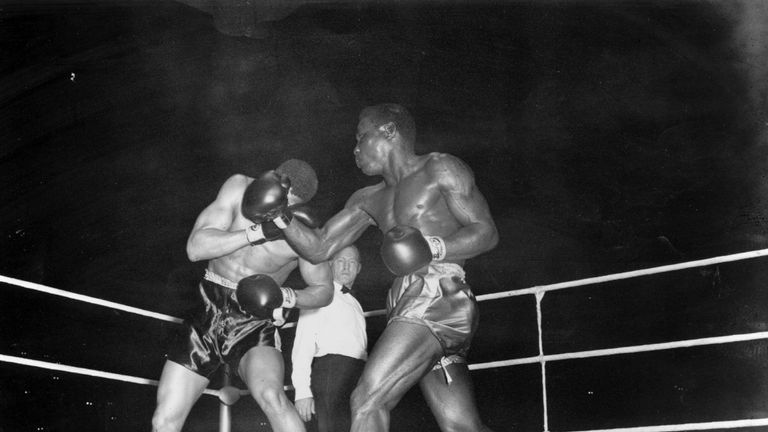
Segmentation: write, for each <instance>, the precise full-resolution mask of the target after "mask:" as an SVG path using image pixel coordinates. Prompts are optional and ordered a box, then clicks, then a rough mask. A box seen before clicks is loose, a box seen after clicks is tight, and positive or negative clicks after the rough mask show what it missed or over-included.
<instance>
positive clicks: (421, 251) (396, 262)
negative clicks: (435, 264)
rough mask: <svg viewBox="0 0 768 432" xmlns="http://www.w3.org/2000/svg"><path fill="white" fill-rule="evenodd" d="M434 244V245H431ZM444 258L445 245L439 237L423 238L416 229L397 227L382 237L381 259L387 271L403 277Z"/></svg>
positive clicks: (404, 226) (403, 226)
mask: <svg viewBox="0 0 768 432" xmlns="http://www.w3.org/2000/svg"><path fill="white" fill-rule="evenodd" d="M433 243H434V245H433ZM444 257H445V243H444V242H443V240H442V239H440V238H439V237H427V238H425V237H424V236H423V235H422V234H421V231H419V230H418V229H416V228H413V227H410V226H406V225H398V226H396V227H394V228H392V229H391V230H389V231H388V232H387V233H386V234H385V235H384V241H383V242H382V243H381V258H382V259H383V260H384V265H386V266H387V268H388V269H389V271H391V272H392V273H394V274H395V275H397V276H405V275H407V274H410V273H413V272H415V271H416V270H418V269H420V268H422V267H424V266H425V265H427V264H429V263H430V262H431V261H432V260H433V259H442V258H444Z"/></svg>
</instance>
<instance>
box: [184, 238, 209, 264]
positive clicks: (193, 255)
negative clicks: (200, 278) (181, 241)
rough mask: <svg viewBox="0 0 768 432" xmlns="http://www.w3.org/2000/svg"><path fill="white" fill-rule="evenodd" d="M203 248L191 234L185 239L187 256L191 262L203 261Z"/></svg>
mask: <svg viewBox="0 0 768 432" xmlns="http://www.w3.org/2000/svg"><path fill="white" fill-rule="evenodd" d="M203 252H204V251H203V249H202V248H201V247H200V245H199V242H196V241H195V237H194V236H192V237H190V238H189V240H187V258H188V259H189V260H190V261H191V262H198V261H203V260H204V259H206V257H205V255H204V253H203Z"/></svg>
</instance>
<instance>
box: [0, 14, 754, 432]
mask: <svg viewBox="0 0 768 432" xmlns="http://www.w3.org/2000/svg"><path fill="white" fill-rule="evenodd" d="M240 3H242V2H240ZM228 4H229V6H230V9H228V10H227V9H225V8H223V6H221V4H218V6H217V4H216V3H214V2H205V1H199V2H195V1H189V2H187V4H184V3H180V2H174V1H158V2H114V1H111V2H101V3H94V2H32V3H24V4H22V3H17V2H0V104H1V106H2V109H1V110H0V274H3V275H5V276H11V277H16V278H20V279H24V280H29V281H33V282H37V283H42V284H46V285H49V286H53V287H56V288H60V289H64V290H68V291H72V292H77V293H82V294H86V295H90V296H95V297H99V298H104V299H108V300H111V301H115V302H119V303H124V304H128V305H132V306H136V307H139V308H143V309H148V310H152V311H157V312H162V313H166V314H170V315H174V316H183V314H184V313H185V311H187V310H188V309H189V308H190V306H191V303H190V302H191V297H190V293H191V289H192V288H193V286H194V284H195V280H196V278H198V277H199V276H200V274H201V272H202V269H203V266H204V264H191V263H189V262H188V260H187V258H186V254H185V249H184V248H185V242H186V237H187V235H188V234H189V231H190V229H191V227H192V224H193V223H194V220H195V218H196V217H197V215H198V213H199V212H200V211H201V210H202V209H203V208H204V207H205V206H206V205H207V204H208V203H210V202H211V201H212V200H213V199H214V197H215V195H216V192H217V191H218V188H219V187H220V186H221V184H222V183H223V182H224V180H226V178H227V177H228V176H230V175H231V174H234V173H243V174H248V175H256V174H258V173H260V172H262V171H263V170H267V169H271V168H274V167H275V166H276V165H278V164H279V163H280V162H282V161H283V160H285V159H287V158H292V157H296V158H301V159H304V160H306V161H308V162H309V163H311V164H312V165H313V166H314V167H315V168H316V170H317V172H318V176H319V178H320V191H319V193H318V196H317V197H316V198H315V199H314V200H313V203H314V204H315V206H316V207H317V208H318V210H319V211H320V213H321V214H322V215H323V216H324V217H329V216H330V215H332V214H333V213H335V212H336V211H338V210H339V209H340V208H341V207H342V206H343V205H344V202H345V200H346V198H347V197H349V195H350V194H351V193H352V192H353V191H354V190H356V189H358V188H360V187H362V186H364V185H368V184H372V183H373V182H377V181H379V179H378V178H369V177H366V176H364V175H363V174H362V173H360V172H359V171H358V170H357V169H356V167H355V164H354V160H353V157H352V149H353V147H354V144H355V140H354V133H355V128H356V124H357V114H358V112H359V110H360V109H361V108H362V107H364V106H366V105H369V104H375V103H381V102H398V103H401V104H403V105H405V106H406V107H408V108H409V109H410V110H411V111H412V113H413V114H414V116H415V118H416V122H417V127H418V143H419V144H418V147H417V152H418V153H424V152H428V151H440V152H448V153H451V154H454V155H456V156H458V157H460V158H461V159H463V160H464V161H466V162H467V163H468V164H469V165H470V166H471V167H472V168H473V169H474V173H475V176H476V181H477V184H478V185H479V188H480V190H481V191H482V192H483V193H484V195H485V196H486V198H487V200H488V201H489V203H490V208H491V212H492V214H493V216H494V219H495V221H496V223H497V226H498V228H499V232H500V237H501V240H500V243H499V245H498V247H497V248H496V249H494V250H493V251H491V252H489V253H486V254H484V255H482V256H479V257H477V258H475V259H473V260H471V261H469V262H468V264H467V266H466V270H467V272H468V281H469V282H470V284H471V285H472V286H473V288H474V290H475V293H476V294H478V295H479V294H487V293H493V292H500V291H508V290H514V289H519V288H526V287H530V286H533V285H542V284H548V283H555V282H561V281H566V280H572V279H578V278H584V277H590V276H597V275H603V274H609V273H613V272H619V271H626V270H633V269H639V268H645V267H651V266H656V265H663V264H669V263H674V262H680V261H686V260H692V259H698V258H707V257H712V256H718V255H724V254H730V253H736V252H742V251H748V250H754V249H761V248H765V247H766V245H768V237H767V235H768V231H767V230H766V228H767V227H768V219H766V216H767V215H768V200H767V199H766V197H768V195H767V194H766V192H767V191H768V190H767V189H768V187H767V185H766V174H768V165H767V163H766V162H768V161H766V154H765V152H766V145H767V144H768V141H767V140H766V137H767V136H768V135H767V134H766V131H767V130H768V110H767V108H768V84H767V81H766V76H768V75H767V74H766V72H767V71H768V33H767V30H766V28H768V2H763V1H728V2H726V1H722V2H706V1H701V2H661V1H643V2H598V1H563V2H555V1H548V2H542V3H529V2H500V1H499V2H487V3H476V2H459V1H456V2H430V1H422V2H359V3H351V2H349V3H348V2H337V3H320V2H318V3H307V4H300V3H297V2H288V3H285V4H284V5H286V4H287V6H286V7H285V8H280V9H276V8H266V7H265V6H263V5H265V4H271V3H270V2H263V3H259V4H261V5H262V7H261V8H256V9H248V8H245V9H243V8H239V9H238V7H237V6H238V2H236V1H229V2H228ZM288 6H290V7H288ZM233 11H234V12H233ZM244 22H245V24H244ZM379 237H380V236H379V234H378V233H377V232H376V231H375V230H373V229H371V230H369V231H367V232H366V233H365V234H364V236H363V238H362V239H361V240H360V242H359V245H360V246H361V249H362V253H363V260H364V269H363V273H362V274H361V276H360V277H359V279H358V283H357V288H358V295H359V298H360V300H361V302H362V303H363V307H364V308H365V309H366V310H372V309H379V308H382V307H383V305H384V295H385V291H386V289H387V288H388V285H389V282H390V280H391V277H390V275H389V274H388V272H387V271H386V269H384V267H383V265H382V264H381V263H380V261H379V258H378V254H377V250H378V245H379V241H380V240H379ZM765 264H766V260H765V259H754V260H749V261H743V262H738V263H731V264H722V265H717V266H710V267H706V268H700V269H694V270H685V271H679V272H674V273H667V274H663V275H657V276H649V277H644V278H639V279H634V280H630V281H623V282H615V283H606V284H600V285H595V286H589V287H584V288H577V289H570V290H564V291H558V292H553V293H548V294H547V295H546V296H545V297H544V300H543V302H542V310H543V313H544V319H543V328H544V335H543V338H544V349H545V352H547V353H557V352H569V351H581V350H588V349H598V348H610V347H617V346H627V345H634V344H645V343H656V342H666V341H672V340H682V339H691V338H698V337H708V336H719V335H728V334H736V333H749V332H755V331H765V330H767V329H768V324H767V323H768V304H766V299H767V297H768V296H766V290H765V281H766V280H768V274H766V270H765ZM294 279H295V280H294V281H293V284H294V285H295V286H300V281H299V280H298V278H294ZM368 322H369V333H370V338H371V342H374V341H375V339H376V337H377V335H378V334H379V333H380V331H381V329H382V328H383V325H384V321H383V319H382V318H373V319H369V321H368ZM176 330H177V326H176V325H174V324H169V323H164V322H160V321H156V320H153V319H149V318H143V317H140V316H135V315H132V314H128V313H124V312H117V311H114V310H111V309H106V308H102V307H97V306H91V305H87V304H83V303H79V302H75V301H71V300H67V299H64V298H59V297H53V296H50V295H46V294H41V293H37V292H34V291H29V290H26V289H22V288H18V287H16V286H13V285H6V284H3V285H2V291H0V354H7V355H12V356H19V357H27V358H30V359H37V360H44V361H48V362H58V363H62V364H66V365H73V366H80V367H85V368H93V369H99V370H104V371H108V372H115V373H121V374H128V375H134V376H139V377H145V378H150V379H157V378H159V375H160V370H161V368H162V364H163V361H164V358H163V354H164V350H165V346H166V344H167V343H169V341H170V340H171V339H172V337H173V335H174V333H175V331H176ZM283 334H284V338H285V341H286V347H285V349H284V352H285V353H286V354H288V353H289V352H290V346H291V336H292V330H286V331H284V332H283ZM536 334H537V333H536V311H535V301H534V299H533V297H532V296H523V297H515V298H511V299H506V300H497V301H492V302H484V303H481V326H480V332H479V334H478V336H477V337H476V339H475V342H474V345H473V350H472V352H471V354H470V359H469V360H470V362H471V363H479V362H486V361H494V360H505V359H510V358H518V357H528V356H533V355H536V354H537V352H538V347H537V336H536ZM767 353H768V344H766V343H765V341H757V342H749V343H732V344H726V345H718V346H712V347H699V348H691V349H676V350H668V351H660V352H652V353H643V354H635V355H618V356H611V357H600V358H594V359H583V360H570V361H558V362H551V363H548V365H547V384H548V387H547V388H548V401H549V405H548V415H549V428H550V430H579V429H592V428H611V427H631V426H641V425H654V424H668V423H689V422H703V421H720V420H735V419H742V418H765V417H768V398H767V396H768V367H767V366H768V357H767ZM288 368H289V369H288V371H287V372H286V377H288V376H289V374H290V365H288ZM473 377H474V380H475V383H476V385H477V398H478V403H479V406H480V409H481V412H482V415H483V417H484V419H485V420H486V422H487V423H488V425H489V426H491V427H492V428H494V429H495V430H496V431H512V430H542V428H543V424H542V417H543V411H542V404H541V377H540V371H539V366H538V365H527V366H517V367H509V368H500V369H490V370H483V371H476V372H473ZM286 380H287V382H288V378H286ZM217 384H218V383H217V381H216V380H215V381H214V382H213V383H212V387H216V385H217ZM291 396H292V395H291ZM154 398H155V388H154V387H152V386H142V385H137V384H128V383H120V382H115V381H109V380H104V379H100V378H88V377H83V376H79V375H73V374H67V373H53V372H50V371H46V370H41V369H35V368H31V367H27V366H17V365H12V364H7V363H2V364H0V431H2V432H9V431H74V430H78V431H81V430H93V431H128V430H131V431H134V430H149V427H150V426H149V420H150V417H151V414H152V411H153V409H154ZM233 410H234V424H233V430H235V431H245V430H269V428H268V425H267V424H266V420H265V417H264V416H263V414H262V413H261V412H260V411H259V409H258V407H257V406H256V404H255V403H254V402H252V401H251V400H250V399H248V398H244V399H243V400H241V401H240V402H238V403H237V404H236V405H235V406H234V408H233ZM217 425H218V401H217V400H216V399H215V398H213V397H211V396H203V397H202V398H201V400H200V402H199V403H198V404H197V405H196V406H195V407H194V409H193V411H192V414H191V415H190V418H189V419H188V421H187V424H186V427H185V430H186V431H202V430H212V429H214V428H216V427H217ZM763 429H765V428H763ZM392 430H393V431H412V430H421V431H425V432H426V431H436V430H437V427H436V425H435V423H434V420H433V419H432V416H431V414H430V413H429V411H428V409H426V407H425V406H424V402H423V400H422V399H421V396H420V394H419V392H418V390H414V391H412V392H410V393H409V394H408V395H407V396H406V397H405V398H404V399H403V401H402V402H401V403H400V405H399V406H398V407H397V408H396V409H395V411H394V413H393V422H392ZM751 430H756V429H754V428H753V429H751Z"/></svg>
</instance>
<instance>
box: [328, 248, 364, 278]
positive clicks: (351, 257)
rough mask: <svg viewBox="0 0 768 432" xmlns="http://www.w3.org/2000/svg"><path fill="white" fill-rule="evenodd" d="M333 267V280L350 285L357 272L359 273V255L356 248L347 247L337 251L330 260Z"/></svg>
mask: <svg viewBox="0 0 768 432" xmlns="http://www.w3.org/2000/svg"><path fill="white" fill-rule="evenodd" d="M331 265H332V267H333V280H335V281H336V282H338V283H340V284H342V285H346V286H347V287H350V288H351V287H352V284H354V283H355V278H356V277H357V274H358V273H360V268H361V266H360V255H359V254H358V252H357V249H356V248H353V247H347V248H344V249H342V250H341V251H339V253H337V254H336V256H335V257H334V258H333V261H331Z"/></svg>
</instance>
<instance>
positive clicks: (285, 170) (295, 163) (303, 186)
mask: <svg viewBox="0 0 768 432" xmlns="http://www.w3.org/2000/svg"><path fill="white" fill-rule="evenodd" d="M275 172H277V173H278V174H283V175H285V176H287V177H288V178H289V179H290V180H291V192H292V193H293V194H294V195H296V196H297V197H299V198H300V199H301V200H302V201H303V202H307V201H309V200H311V199H312V197H314V196H315V194H316V193H317V174H316V173H315V170H314V168H312V166H310V165H309V164H308V163H306V162H304V161H303V160H299V159H288V160H287V161H285V162H283V163H281V164H280V166H279V167H277V169H276V170H275Z"/></svg>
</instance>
